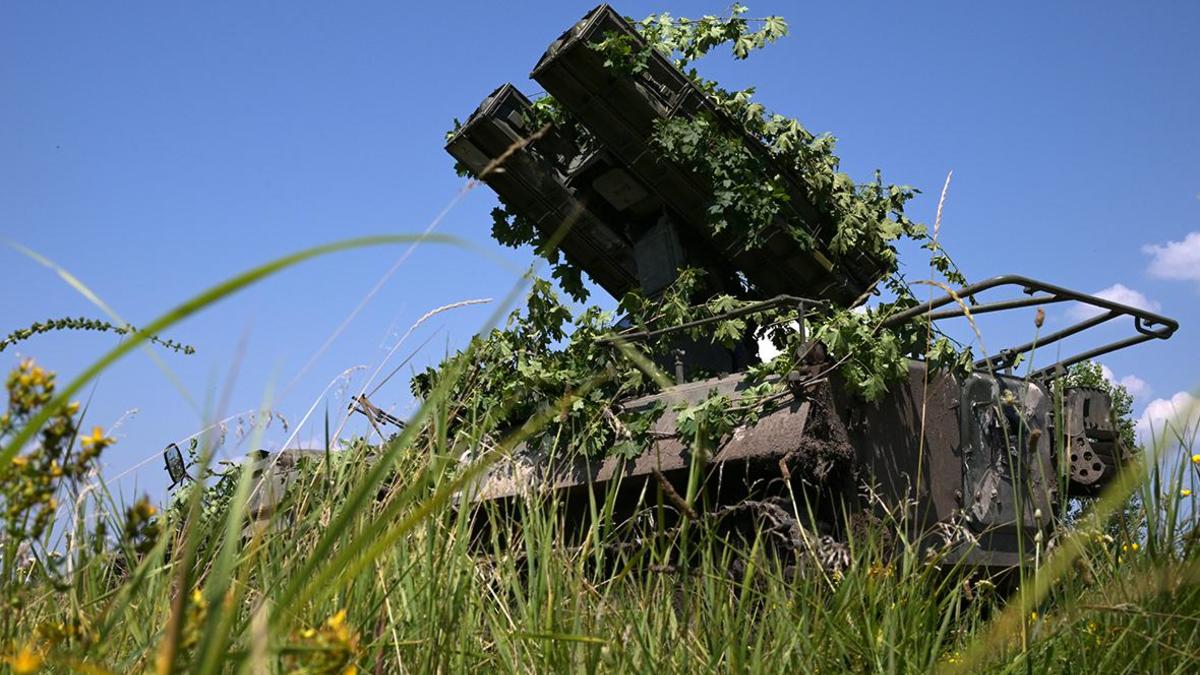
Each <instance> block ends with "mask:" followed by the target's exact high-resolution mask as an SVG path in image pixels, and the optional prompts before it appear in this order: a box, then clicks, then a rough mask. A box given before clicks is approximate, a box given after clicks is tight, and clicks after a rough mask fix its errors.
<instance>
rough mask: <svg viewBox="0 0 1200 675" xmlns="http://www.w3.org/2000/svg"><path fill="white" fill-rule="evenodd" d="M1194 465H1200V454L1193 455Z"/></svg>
mask: <svg viewBox="0 0 1200 675" xmlns="http://www.w3.org/2000/svg"><path fill="white" fill-rule="evenodd" d="M1192 464H1200V453H1198V454H1195V455H1192Z"/></svg>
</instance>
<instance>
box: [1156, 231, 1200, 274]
mask: <svg viewBox="0 0 1200 675" xmlns="http://www.w3.org/2000/svg"><path fill="white" fill-rule="evenodd" d="M1142 252H1143V253H1145V254H1146V255H1148V256H1150V266H1149V267H1148V268H1147V269H1146V271H1147V272H1149V274H1150V276H1152V277H1157V278H1159V279H1175V280H1179V281H1200V232H1189V233H1188V234H1187V236H1186V237H1184V238H1183V241H1168V242H1167V243H1166V244H1146V245H1145V246H1143V247H1142Z"/></svg>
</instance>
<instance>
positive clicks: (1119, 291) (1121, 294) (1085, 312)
mask: <svg viewBox="0 0 1200 675" xmlns="http://www.w3.org/2000/svg"><path fill="white" fill-rule="evenodd" d="M1092 295H1094V296H1096V297H1098V298H1102V299H1104V300H1111V301H1112V302H1118V303H1120V304H1122V305H1129V306H1130V307H1136V308H1138V309H1144V310H1146V311H1147V312H1157V311H1158V310H1159V308H1160V307H1161V305H1159V304H1158V303H1157V302H1155V301H1153V300H1151V299H1150V298H1147V297H1146V296H1145V295H1142V294H1141V293H1140V292H1138V291H1135V290H1133V289H1132V288H1129V287H1128V286H1126V285H1125V284H1113V285H1112V286H1109V287H1108V288H1105V289H1104V290H1101V291H1096V292H1095V293H1093V294H1092ZM1103 312H1104V310H1102V309H1100V308H1098V307H1092V306H1091V305H1084V304H1076V305H1074V306H1073V307H1071V309H1070V310H1068V313H1069V314H1070V315H1071V317H1073V318H1075V319H1077V320H1082V319H1090V318H1091V317H1093V316H1096V315H1097V314H1101V313H1103Z"/></svg>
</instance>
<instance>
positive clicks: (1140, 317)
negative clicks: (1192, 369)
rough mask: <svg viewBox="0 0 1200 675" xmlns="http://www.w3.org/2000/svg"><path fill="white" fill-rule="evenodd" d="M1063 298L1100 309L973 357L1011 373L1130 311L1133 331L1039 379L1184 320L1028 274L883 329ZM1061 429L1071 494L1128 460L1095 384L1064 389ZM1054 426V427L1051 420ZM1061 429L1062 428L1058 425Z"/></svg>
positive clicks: (963, 293) (1167, 333) (911, 313)
mask: <svg viewBox="0 0 1200 675" xmlns="http://www.w3.org/2000/svg"><path fill="white" fill-rule="evenodd" d="M1006 287H1007V288H1013V287H1015V288H1018V289H1020V291H1021V294H1022V295H1024V296H1025V297H1017V298H1012V299H1007V300H998V301H992V302H984V303H981V302H979V301H978V299H977V296H979V295H981V294H982V293H984V292H987V291H991V290H993V289H997V288H1006ZM1062 302H1080V303H1083V304H1085V305H1089V306H1091V307H1094V308H1095V310H1096V314H1095V315H1094V316H1092V317H1089V318H1085V319H1082V320H1080V321H1077V322H1075V323H1074V324H1072V325H1070V326H1068V327H1066V328H1063V329H1060V330H1056V331H1054V332H1051V333H1049V334H1047V335H1042V336H1039V337H1038V338H1037V339H1036V340H1031V341H1029V342H1026V343H1023V344H1019V345H1014V346H1011V347H1006V348H1004V349H1001V350H1000V351H999V352H997V353H996V354H995V355H993V356H985V357H984V358H981V359H979V360H978V361H976V362H975V364H974V365H975V369H976V370H978V371H982V372H987V373H991V374H995V373H996V372H997V371H1001V370H1003V371H1008V372H1009V374H1011V371H1012V369H1013V366H1014V365H1015V364H1016V363H1017V362H1018V360H1019V359H1020V358H1021V357H1022V356H1023V355H1025V354H1031V353H1033V352H1034V351H1035V350H1044V349H1045V348H1046V347H1048V346H1050V345H1053V344H1055V343H1057V342H1060V341H1062V340H1065V339H1066V338H1069V337H1072V336H1074V335H1078V334H1080V333H1083V332H1084V331H1086V330H1089V329H1091V328H1095V327H1096V326H1099V325H1100V324H1103V323H1108V322H1110V321H1114V320H1118V319H1121V318H1122V317H1128V318H1129V319H1131V320H1132V323H1133V326H1132V327H1133V333H1134V334H1133V335H1131V336H1129V337H1126V338H1122V339H1120V340H1116V341H1114V342H1109V343H1106V344H1102V345H1099V346H1097V347H1093V348H1091V349H1087V350H1084V351H1081V352H1078V353H1076V354H1073V355H1071V356H1067V357H1065V358H1061V359H1059V360H1058V361H1056V362H1054V363H1051V364H1049V365H1047V366H1043V367H1041V368H1039V369H1037V370H1035V371H1032V372H1031V373H1030V374H1029V376H1028V377H1029V379H1031V380H1034V381H1037V382H1039V383H1041V384H1042V385H1048V384H1049V383H1050V382H1051V381H1052V380H1054V379H1057V378H1059V377H1062V376H1063V375H1065V374H1066V372H1067V369H1068V368H1069V367H1070V366H1073V365H1075V364H1077V363H1081V362H1083V361H1087V360H1089V359H1094V358H1096V357H1098V356H1103V355H1104V354H1109V353H1112V352H1114V351H1117V350H1119V349H1125V348H1126V347H1132V346H1134V345H1137V344H1141V343H1143V342H1148V341H1150V340H1166V339H1168V338H1170V337H1171V336H1172V335H1174V334H1175V331H1176V330H1178V329H1179V323H1178V322H1177V321H1175V320H1174V319H1170V318H1167V317H1165V316H1162V315H1160V314H1156V313H1154V312H1149V311H1146V310H1144V309H1140V308H1137V307H1131V306H1129V305H1125V304H1121V303H1119V302H1113V301H1112V300H1106V299H1104V298H1099V297H1096V296H1094V295H1088V294H1086V293H1080V292H1078V291H1073V290H1070V289H1068V288H1063V287H1061V286H1055V285H1053V284H1048V283H1046V282H1043V281H1038V280H1036V279H1030V278H1029V277H1023V276H1018V275H1011V274H1010V275H1004V276H999V277H994V278H992V279H987V280H985V281H981V282H979V283H976V284H971V285H969V286H966V287H964V288H961V289H959V290H957V291H955V292H953V293H947V294H946V295H944V296H942V297H940V298H936V299H933V300H930V301H929V302H926V303H923V304H921V305H918V306H916V307H913V308H911V309H909V310H906V311H904V312H901V313H899V314H896V315H894V316H892V317H890V318H888V319H887V320H886V321H884V323H883V325H884V327H893V326H899V325H902V324H904V323H907V322H909V321H912V320H913V319H915V318H917V317H925V318H928V319H929V320H931V321H938V320H943V319H951V318H966V317H972V316H978V315H982V314H989V313H993V312H1001V311H1007V310H1013V309H1019V308H1022V307H1033V306H1039V307H1041V306H1045V305H1052V304H1057V303H1062ZM1061 413H1062V414H1061V417H1060V419H1061V424H1062V425H1063V429H1062V430H1061V431H1059V434H1061V436H1062V438H1063V441H1064V445H1065V452H1064V453H1063V456H1061V457H1057V456H1056V458H1055V460H1056V462H1057V464H1058V467H1059V470H1060V472H1061V473H1062V474H1063V475H1065V477H1066V478H1067V494H1068V495H1069V496H1088V495H1095V494H1096V493H1097V492H1099V490H1100V489H1101V488H1103V487H1104V486H1105V485H1106V484H1108V482H1109V481H1110V480H1111V479H1112V478H1113V477H1114V476H1115V475H1116V472H1117V470H1118V469H1119V468H1120V466H1121V465H1122V464H1123V463H1124V461H1125V460H1126V459H1127V455H1128V451H1129V448H1125V447H1122V444H1121V438H1120V431H1119V427H1118V425H1117V423H1116V420H1115V419H1114V417H1113V414H1112V401H1111V399H1110V398H1109V397H1108V396H1107V395H1105V394H1104V392H1101V391H1099V390H1097V389H1093V388H1089V387H1068V388H1066V389H1064V390H1063V400H1062V411H1061ZM1051 426H1053V425H1051ZM1055 431H1058V430H1055Z"/></svg>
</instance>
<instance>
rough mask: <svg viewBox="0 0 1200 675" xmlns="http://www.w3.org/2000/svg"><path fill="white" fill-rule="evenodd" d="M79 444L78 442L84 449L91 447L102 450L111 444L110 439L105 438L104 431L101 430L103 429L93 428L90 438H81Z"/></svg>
mask: <svg viewBox="0 0 1200 675" xmlns="http://www.w3.org/2000/svg"><path fill="white" fill-rule="evenodd" d="M79 442H80V443H81V444H82V445H83V447H85V448H91V447H100V448H103V447H105V446H107V445H111V444H112V439H111V438H107V437H106V436H105V435H104V430H103V429H101V428H100V427H93V428H92V435H91V436H84V437H83V438H81V439H79Z"/></svg>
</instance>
